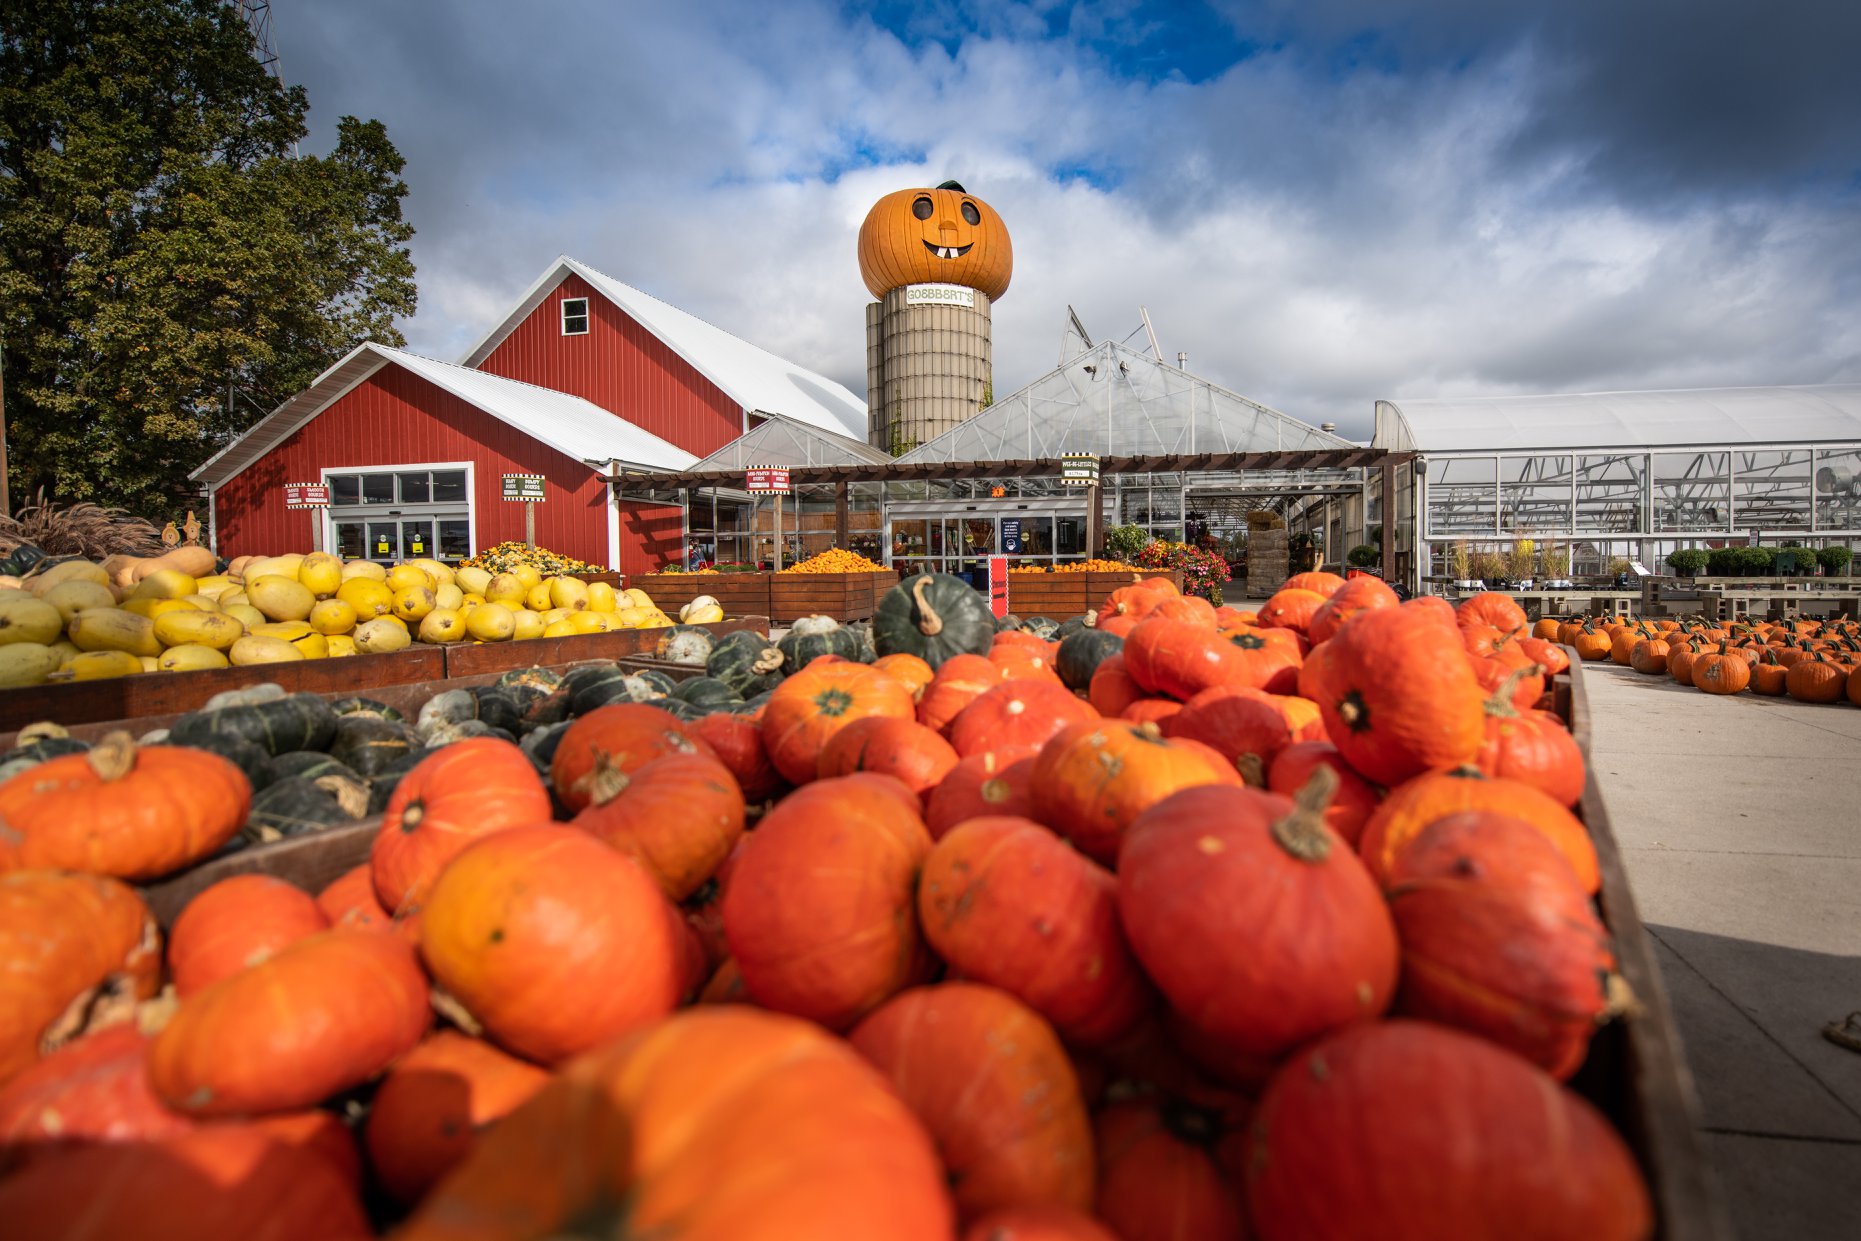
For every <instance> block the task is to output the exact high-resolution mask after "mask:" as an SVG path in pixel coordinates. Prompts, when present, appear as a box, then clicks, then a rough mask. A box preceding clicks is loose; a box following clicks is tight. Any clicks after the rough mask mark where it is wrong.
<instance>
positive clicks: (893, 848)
mask: <svg viewBox="0 0 1861 1241" xmlns="http://www.w3.org/2000/svg"><path fill="white" fill-rule="evenodd" d="M930 847H931V840H930V834H929V833H928V832H926V831H925V829H924V822H923V820H922V819H921V818H920V817H919V814H918V801H917V797H916V796H915V795H914V794H913V793H912V792H911V791H910V790H909V789H907V788H906V787H905V786H904V785H903V784H901V783H899V781H898V780H896V779H894V778H893V777H891V776H882V775H875V774H872V773H870V772H862V773H860V774H858V775H851V776H840V777H837V778H834V779H830V780H821V781H818V782H816V783H814V784H811V785H808V786H807V787H805V788H802V789H799V790H797V791H796V792H793V793H791V794H789V795H788V796H787V797H786V798H784V799H783V800H782V801H781V802H780V803H779V804H777V806H776V808H775V809H774V810H771V811H770V812H769V813H768V814H767V815H766V816H764V818H763V821H762V822H761V823H760V824H759V825H758V826H757V828H756V830H755V831H753V832H751V833H750V834H749V835H748V836H747V837H746V838H745V840H744V845H743V851H742V853H740V854H739V855H738V856H737V859H736V862H735V863H734V864H733V865H732V867H731V872H730V883H729V886H728V887H727V888H726V889H725V892H724V935H725V938H726V940H727V941H728V943H729V945H730V953H731V955H732V956H733V957H735V958H736V962H737V968H738V970H739V971H741V973H742V975H743V982H744V985H745V987H746V988H747V989H748V991H749V994H750V995H751V996H753V997H754V998H755V1000H756V1002H757V1003H759V1004H761V1005H763V1006H764V1007H767V1008H773V1009H776V1010H778V1011H781V1012H787V1013H794V1014H796V1015H797V1016H801V1017H807V1018H810V1019H811V1020H814V1021H818V1022H820V1023H821V1024H822V1025H824V1026H827V1027H828V1028H829V1029H834V1030H843V1029H846V1028H847V1027H848V1026H850V1025H852V1024H853V1023H854V1022H856V1021H858V1020H859V1019H860V1018H861V1017H863V1016H865V1015H866V1014H867V1013H868V1012H870V1011H872V1010H873V1009H874V1008H876V1007H878V1006H879V1005H880V1004H882V1003H884V1002H885V1001H886V1000H887V999H888V998H890V997H891V996H892V995H894V994H896V993H897V992H898V991H899V990H901V989H902V988H904V987H905V986H907V985H908V984H909V983H910V982H911V981H912V980H913V978H914V977H915V976H916V974H917V973H918V971H919V970H920V969H921V968H922V967H923V965H924V962H923V961H922V959H921V952H922V947H921V941H920V937H919V933H918V922H917V916H916V904H915V899H914V894H915V892H916V889H917V882H918V872H919V870H920V869H921V868H922V866H923V864H924V857H925V855H926V854H928V853H929V852H930Z"/></svg>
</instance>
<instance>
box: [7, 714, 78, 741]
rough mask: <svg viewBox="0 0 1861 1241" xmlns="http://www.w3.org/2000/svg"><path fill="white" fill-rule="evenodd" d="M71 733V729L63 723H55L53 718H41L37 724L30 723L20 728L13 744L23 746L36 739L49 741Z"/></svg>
mask: <svg viewBox="0 0 1861 1241" xmlns="http://www.w3.org/2000/svg"><path fill="white" fill-rule="evenodd" d="M70 735H71V730H69V729H68V728H66V727H65V726H64V725H63V724H57V723H53V722H52V721H51V720H40V721H39V722H38V723H37V724H28V725H26V726H25V727H24V728H22V729H20V730H19V736H17V737H15V738H13V744H14V746H15V747H20V748H23V747H25V746H29V745H31V744H32V743H33V742H35V741H47V740H52V739H56V738H62V737H69V736H70Z"/></svg>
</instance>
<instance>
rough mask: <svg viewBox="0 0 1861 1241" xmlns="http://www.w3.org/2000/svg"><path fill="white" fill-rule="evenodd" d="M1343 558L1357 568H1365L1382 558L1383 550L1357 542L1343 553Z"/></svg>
mask: <svg viewBox="0 0 1861 1241" xmlns="http://www.w3.org/2000/svg"><path fill="white" fill-rule="evenodd" d="M1344 559H1345V560H1346V561H1348V562H1349V563H1351V564H1354V565H1356V566H1357V567H1358V568H1359V569H1367V568H1369V567H1370V566H1371V565H1374V564H1377V563H1379V562H1380V561H1381V560H1382V559H1383V552H1382V549H1381V548H1378V547H1373V546H1371V545H1370V544H1368V543H1359V544H1358V545H1357V546H1355V547H1353V548H1351V549H1350V551H1348V552H1346V553H1345V555H1344Z"/></svg>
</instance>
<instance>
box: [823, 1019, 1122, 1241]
mask: <svg viewBox="0 0 1861 1241" xmlns="http://www.w3.org/2000/svg"><path fill="white" fill-rule="evenodd" d="M847 1041H848V1042H850V1043H852V1044H853V1047H854V1050H856V1051H858V1052H859V1053H860V1055H862V1056H864V1057H866V1059H868V1060H870V1061H871V1062H872V1063H873V1064H874V1065H876V1066H877V1067H878V1069H879V1071H880V1072H881V1073H884V1074H885V1076H886V1077H887V1078H889V1079H890V1080H891V1083H892V1085H893V1086H894V1087H895V1088H896V1089H897V1091H898V1094H899V1097H900V1098H902V1099H903V1100H904V1101H905V1106H907V1107H909V1108H910V1109H911V1110H912V1112H913V1113H915V1114H916V1115H917V1117H918V1119H919V1120H921V1121H923V1122H924V1127H925V1128H926V1129H927V1130H929V1131H930V1135H931V1140H932V1141H934V1142H935V1143H936V1144H937V1151H938V1154H939V1156H941V1158H942V1160H943V1166H944V1168H945V1170H946V1171H947V1172H948V1174H949V1177H950V1189H951V1193H952V1196H953V1197H954V1198H955V1199H956V1209H957V1214H958V1216H959V1217H960V1218H962V1219H965V1220H969V1219H974V1218H976V1217H977V1216H979V1215H982V1214H983V1213H985V1212H988V1211H992V1210H996V1209H998V1208H1001V1207H1012V1206H1028V1205H1036V1204H1041V1203H1052V1204H1056V1205H1059V1206H1068V1207H1075V1208H1077V1209H1080V1210H1084V1209H1086V1208H1088V1207H1090V1206H1091V1205H1092V1190H1093V1180H1094V1168H1093V1162H1092V1123H1091V1121H1089V1120H1088V1119H1087V1118H1086V1108H1085V1104H1084V1103H1083V1102H1082V1101H1081V1100H1080V1097H1079V1080H1078V1078H1077V1077H1076V1076H1075V1075H1074V1073H1073V1065H1072V1061H1070V1060H1068V1059H1067V1057H1066V1049H1065V1048H1064V1047H1062V1046H1061V1045H1060V1040H1059V1039H1058V1038H1057V1037H1056V1036H1055V1035H1054V1033H1053V1028H1052V1027H1051V1026H1049V1025H1048V1024H1047V1023H1046V1021H1045V1020H1044V1019H1043V1018H1042V1017H1041V1016H1040V1014H1038V1013H1036V1012H1035V1011H1034V1010H1033V1009H1031V1008H1029V1007H1027V1006H1026V1005H1025V1004H1023V1003H1021V1002H1020V1001H1019V1000H1017V999H1015V998H1014V997H1013V996H1011V995H1009V994H1008V993H1007V992H1005V991H998V990H996V989H995V988H994V987H985V986H981V985H979V984H976V983H967V982H947V983H941V984H939V985H937V986H934V987H914V988H912V989H911V990H909V991H905V992H903V993H901V994H899V995H896V996H894V997H892V998H891V999H890V1000H887V1001H886V1002H885V1003H884V1004H882V1005H880V1006H879V1008H877V1009H876V1010H874V1011H873V1013H872V1014H871V1015H870V1016H868V1017H866V1019H865V1020H863V1021H861V1022H860V1023H859V1025H857V1026H855V1027H854V1028H853V1031H852V1033H851V1034H849V1035H847Z"/></svg>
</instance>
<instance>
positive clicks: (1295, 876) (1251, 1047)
mask: <svg viewBox="0 0 1861 1241" xmlns="http://www.w3.org/2000/svg"><path fill="white" fill-rule="evenodd" d="M1335 785H1336V779H1335V777H1333V776H1332V774H1331V772H1330V769H1329V768H1325V767H1320V768H1318V769H1317V771H1316V772H1315V773H1314V776H1313V781H1312V784H1311V785H1310V786H1308V788H1307V789H1305V790H1303V791H1301V793H1300V794H1299V798H1298V799H1297V801H1289V800H1287V799H1286V798H1284V797H1280V796H1279V795H1277V794H1274V793H1265V792H1261V791H1259V790H1257V789H1223V788H1199V789H1186V790H1184V791H1183V792H1180V793H1178V794H1176V795H1175V796H1173V797H1171V798H1169V799H1167V800H1165V801H1163V802H1161V803H1159V804H1158V805H1156V806H1153V807H1151V808H1150V809H1149V810H1147V811H1146V812H1145V813H1144V814H1143V815H1141V816H1140V817H1139V818H1138V819H1137V821H1136V822H1135V823H1133V824H1132V825H1131V828H1130V831H1129V832H1128V833H1127V835H1126V837H1125V841H1124V848H1123V850H1122V851H1121V852H1120V853H1119V856H1118V911H1119V913H1120V915H1121V916H1122V919H1123V922H1124V929H1125V934H1126V935H1128V936H1129V937H1130V941H1131V949H1132V951H1133V952H1135V953H1136V954H1137V958H1138V960H1140V961H1142V962H1143V964H1144V968H1145V970H1146V972H1147V973H1149V975H1150V978H1151V980H1152V981H1153V982H1155V983H1156V984H1157V987H1158V988H1159V989H1160V990H1161V991H1162V992H1163V994H1164V996H1165V998H1167V999H1168V1000H1169V1002H1170V1007H1171V1008H1173V1009H1174V1010H1175V1011H1176V1012H1178V1013H1180V1014H1181V1015H1182V1017H1183V1018H1184V1020H1186V1021H1187V1022H1188V1023H1189V1024H1190V1025H1192V1026H1193V1027H1195V1029H1196V1030H1198V1031H1199V1032H1201V1033H1203V1034H1205V1035H1207V1036H1209V1037H1211V1038H1215V1039H1220V1040H1222V1041H1224V1042H1225V1043H1227V1044H1229V1045H1230V1046H1232V1047H1233V1048H1235V1049H1236V1050H1237V1051H1239V1052H1241V1053H1243V1054H1246V1055H1250V1056H1261V1057H1274V1056H1279V1055H1282V1054H1284V1053H1286V1052H1288V1051H1290V1050H1292V1048H1294V1047H1296V1046H1297V1045H1299V1044H1300V1043H1303V1042H1306V1041H1308V1040H1310V1039H1312V1038H1315V1037H1317V1036H1318V1035H1321V1034H1323V1033H1325V1032H1327V1031H1329V1030H1334V1029H1337V1028H1338V1027H1340V1026H1344V1025H1348V1024H1350V1023H1352V1022H1357V1021H1366V1020H1370V1019H1372V1018H1374V1017H1376V1016H1377V1015H1379V1014H1380V1013H1382V1012H1383V1010H1384V1009H1386V1008H1388V1007H1389V1002H1390V999H1391V997H1392V996H1393V994H1394V992H1395V988H1396V973H1397V955H1396V933H1395V928H1394V926H1393V925H1392V923H1391V922H1390V917H1389V909H1388V907H1387V906H1386V905H1385V903H1384V901H1383V898H1382V896H1381V894H1380V893H1379V892H1378V891H1377V888H1376V884H1375V883H1374V882H1373V881H1372V880H1371V878H1370V876H1369V875H1368V874H1367V873H1366V872H1365V871H1364V868H1363V866H1362V864H1361V863H1360V862H1358V860H1357V858H1356V856H1355V855H1354V854H1352V853H1351V851H1350V848H1349V846H1347V845H1345V844H1344V842H1343V841H1342V840H1340V839H1339V838H1338V837H1337V836H1336V834H1334V833H1333V832H1332V831H1331V829H1330V828H1328V827H1326V826H1325V824H1324V819H1323V814H1324V806H1325V803H1326V802H1327V801H1328V800H1329V798H1330V794H1331V791H1332V789H1333V787H1334V786H1335Z"/></svg>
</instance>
